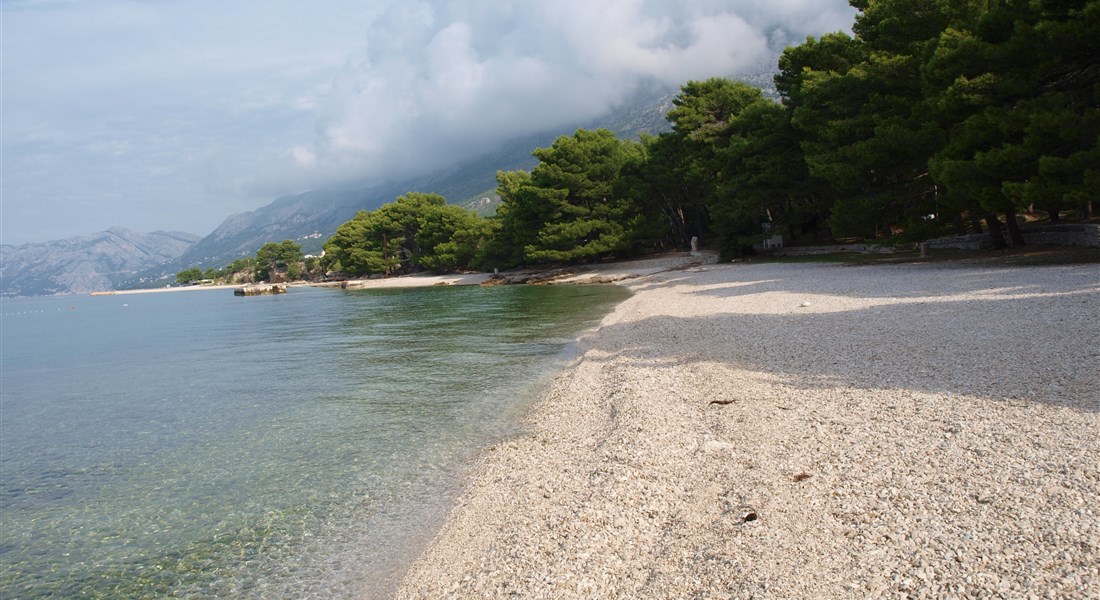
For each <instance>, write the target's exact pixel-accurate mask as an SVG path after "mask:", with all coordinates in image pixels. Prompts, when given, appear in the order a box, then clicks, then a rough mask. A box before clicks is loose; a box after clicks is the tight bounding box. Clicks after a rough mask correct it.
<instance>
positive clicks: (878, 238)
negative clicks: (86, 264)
mask: <svg viewBox="0 0 1100 600" xmlns="http://www.w3.org/2000/svg"><path fill="white" fill-rule="evenodd" d="M851 4H852V6H854V7H855V8H857V9H858V10H859V13H858V14H857V16H856V19H855V23H854V24H853V27H852V34H848V33H843V32H838V33H831V34H827V35H823V36H821V37H820V38H814V37H809V38H807V39H806V40H805V41H804V42H803V43H801V44H799V45H796V46H791V47H789V48H787V49H786V50H785V51H784V52H783V54H782V55H781V57H780V58H779V63H778V73H777V74H776V76H775V84H776V89H777V91H778V94H779V96H780V101H779V102H777V101H775V100H774V99H771V98H768V97H766V96H765V95H764V93H762V92H761V90H759V89H758V88H756V87H753V86H751V85H749V84H747V83H744V82H738V81H733V80H730V79H723V78H713V79H708V80H705V81H690V82H688V83H686V84H685V85H684V86H683V87H682V88H681V90H680V93H679V95H678V96H676V98H675V99H674V101H673V104H674V106H673V108H672V109H671V110H670V111H669V112H668V115H667V118H668V120H669V122H670V123H671V126H672V129H671V131H669V132H667V133H663V134H661V135H658V136H647V135H643V136H641V139H639V140H637V141H635V140H624V139H618V138H617V137H616V136H615V134H614V133H612V132H611V131H609V130H606V129H598V130H595V131H590V130H585V129H581V130H578V131H576V132H575V133H574V134H573V135H566V136H561V137H559V138H558V139H557V140H556V141H554V143H553V144H552V145H551V146H549V147H546V148H538V149H536V150H534V152H533V155H534V156H535V157H536V158H537V159H538V164H537V166H535V167H534V168H533V169H532V170H531V171H529V172H528V171H502V172H499V173H498V174H497V184H498V188H497V193H498V195H499V196H500V198H501V201H502V203H501V205H500V207H499V208H498V210H497V212H496V214H495V215H492V216H489V217H481V216H478V215H476V214H474V213H472V212H469V211H465V210H463V209H461V208H458V207H455V206H452V205H448V204H447V203H446V201H445V199H444V198H443V197H442V196H439V195H437V194H431V193H422V192H410V193H408V194H406V195H404V196H401V197H399V198H397V200H396V201H394V202H392V203H390V204H386V205H383V206H382V207H380V208H378V209H376V210H374V211H360V212H359V213H358V214H357V215H356V216H355V217H354V218H353V219H351V220H350V221H348V222H346V223H344V224H343V225H341V226H340V227H339V228H338V229H337V231H336V234H335V235H334V236H332V238H330V239H329V240H328V241H327V242H326V244H325V246H324V248H325V255H324V258H323V260H322V264H321V267H322V268H323V270H325V271H339V272H341V273H344V274H346V275H349V276H369V275H397V274H406V273H413V272H418V271H434V272H442V271H453V270H464V269H481V270H487V269H493V268H510V267H514V266H518V265H539V264H549V263H575V262H588V261H598V260H603V259H609V258H621V257H626V256H631V255H638V254H644V253H647V252H654V251H665V250H672V249H686V248H687V247H688V246H689V244H690V243H691V240H692V238H698V239H699V240H700V242H701V243H702V244H704V245H706V246H709V247H713V248H718V249H720V250H721V251H722V253H723V255H724V256H725V257H726V258H730V257H735V256H741V255H743V254H745V253H748V252H751V251H752V247H753V244H754V243H756V242H759V241H760V240H762V239H764V238H766V237H770V236H774V235H782V236H784V237H785V238H786V240H788V243H789V242H800V241H806V242H811V241H812V242H832V241H835V240H838V239H845V240H867V241H873V242H877V243H887V244H889V243H903V242H913V241H919V240H922V239H928V238H930V237H936V236H941V235H947V234H964V233H971V232H983V231H984V232H988V233H989V235H990V237H991V240H992V242H993V244H994V246H995V247H998V248H1001V247H1005V246H1007V245H1008V244H1009V243H1011V244H1012V245H1016V246H1019V245H1023V244H1024V240H1023V236H1022V233H1021V232H1020V227H1019V224H1018V214H1019V213H1021V212H1023V211H1027V212H1029V213H1032V214H1039V213H1040V212H1043V213H1046V215H1047V218H1049V220H1050V221H1052V222H1055V221H1058V220H1060V219H1061V218H1063V215H1066V216H1071V215H1072V216H1073V217H1075V218H1079V219H1089V218H1091V217H1092V200H1093V197H1092V196H1093V194H1094V193H1095V190H1096V189H1100V149H1098V139H1100V109H1098V106H1100V65H1098V64H1097V62H1096V60H1095V57H1096V56H1097V55H1098V54H1100V48H1098V47H1097V44H1098V42H1097V40H1100V0H1090V1H1084V0H1068V1H1058V2H1055V1H1054V0H1006V1H1001V2H984V1H982V2H979V1H977V0H970V1H966V2H947V1H944V0H917V1H915V2H914V1H910V0H905V1H902V0H880V1H870V0H852V1H851ZM257 271H258V273H259V272H262V270H261V269H260V268H259V267H258V268H257Z"/></svg>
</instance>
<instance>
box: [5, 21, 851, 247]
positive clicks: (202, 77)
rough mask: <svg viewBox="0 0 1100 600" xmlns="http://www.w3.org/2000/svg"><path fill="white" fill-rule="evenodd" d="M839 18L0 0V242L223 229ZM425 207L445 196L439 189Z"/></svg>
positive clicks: (677, 79)
mask: <svg viewBox="0 0 1100 600" xmlns="http://www.w3.org/2000/svg"><path fill="white" fill-rule="evenodd" d="M854 14H855V13H854V11H853V10H852V9H851V8H849V7H848V5H847V3H846V2H845V1H844V0H769V1H766V2H765V1H760V0H555V1H553V2H545V1H536V0H491V1H486V0H396V1H391V0H322V1H320V2H309V3H307V2H284V1H281V0H263V1H260V0H234V1H232V2H225V1H224V0H95V1H92V0H0V30H2V31H0V33H2V38H0V44H2V48H0V50H2V56H0V238H2V239H0V242H2V243H4V244H13V245H20V244H24V243H28V242H41V241H46V240H53V239H61V238H67V237H73V236H78V235H87V234H91V233H93V232H97V231H102V230H104V229H107V228H109V227H112V226H122V227H127V228H130V229H134V230H136V231H142V232H151V231H155V230H170V231H171V230H174V231H186V232H189V233H194V234H197V235H206V234H208V233H210V232H211V231H212V230H213V229H214V228H215V227H217V226H218V224H220V223H221V222H222V220H224V219H225V217H227V216H229V215H231V214H234V213H239V212H244V211H249V210H254V209H256V208H258V207H260V206H263V205H264V204H267V203H268V202H270V201H271V200H273V199H274V198H276V197H278V196H282V195H287V194H294V193H299V192H303V191H307V190H310V189H319V188H328V187H338V186H344V185H349V184H350V183H351V182H371V181H381V180H384V179H391V178H396V177H409V176H413V175H417V174H419V173H422V172H428V171H430V170H434V169H437V168H440V167H444V166H449V165H451V164H454V163H456V162H459V161H462V160H467V159H470V158H473V157H475V156H476V155H477V154H479V153H483V152H486V151H489V150H492V149H494V148H496V147H497V146H499V145H500V144H501V143H502V142H504V141H507V140H508V139H510V138H515V137H518V136H520V135H527V134H531V133H538V132H542V131H546V130H549V129H553V128H556V127H563V126H568V125H572V124H575V123H579V122H586V121H590V120H592V119H596V118H598V117H599V116H601V115H603V114H606V113H608V112H610V111H611V110H613V109H615V108H616V107H617V106H619V105H620V104H622V103H624V102H626V101H627V100H629V99H630V97H631V96H632V94H634V93H636V92H637V91H638V90H639V89H641V88H643V87H645V86H649V85H652V84H654V83H657V84H664V85H675V86H679V85H682V84H683V83H685V82H686V81H689V80H692V79H705V78H708V77H713V76H730V75H735V74H736V73H739V72H745V70H747V69H752V68H753V67H755V66H757V65H759V64H760V63H761V62H762V61H763V60H765V59H766V58H767V57H768V56H769V48H774V47H782V46H783V45H785V44H787V43H791V44H795V43H799V42H801V41H802V40H803V39H805V37H806V36H807V35H815V36H817V35H821V34H823V33H827V32H831V31H837V30H849V29H850V27H851V23H852V19H853V16H854ZM426 191H430V190H426Z"/></svg>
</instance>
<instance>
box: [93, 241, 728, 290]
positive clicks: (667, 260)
mask: <svg viewBox="0 0 1100 600" xmlns="http://www.w3.org/2000/svg"><path fill="white" fill-rule="evenodd" d="M717 259H718V255H717V253H714V252H710V251H706V252H702V253H699V254H698V255H691V254H689V253H687V252H673V253H668V254H661V255H656V256H653V257H647V258H639V259H634V260H628V261H620V262H614V263H603V264H593V265H581V266H577V267H573V268H570V269H562V270H561V272H560V273H557V274H556V275H553V276H551V277H549V278H548V279H547V280H546V281H545V282H546V283H614V282H619V281H623V280H626V279H631V278H634V277H643V276H647V275H652V274H655V273H660V272H663V271H667V270H670V269H679V268H685V267H687V266H691V265H695V264H700V263H713V262H715V261H716V260H717ZM547 273H552V271H551V270H548V269H527V270H520V271H509V272H505V273H502V274H501V275H502V276H504V277H515V276H517V274H519V275H521V276H522V275H539V274H547ZM493 278H494V275H493V274H492V273H452V274H447V275H430V274H415V275H401V276H398V277H387V278H379V279H349V280H346V281H332V282H322V283H311V282H307V281H295V282H289V283H287V284H286V285H287V286H288V287H290V288H295V287H322V288H324V287H340V288H345V289H349V290H360V289H396V288H419V287H433V286H444V285H483V284H486V283H487V282H490V280H492V279H493ZM249 285H270V284H245V283H235V284H224V285H190V286H175V287H164V288H143V289H136V290H107V291H102V292H90V293H89V294H88V295H89V296H122V295H130V294H157V293H166V292H189V291H199V290H235V289H237V288H241V287H248V286H249Z"/></svg>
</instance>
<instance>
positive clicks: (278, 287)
mask: <svg viewBox="0 0 1100 600" xmlns="http://www.w3.org/2000/svg"><path fill="white" fill-rule="evenodd" d="M285 293H286V284H285V283H273V284H270V285H246V286H244V287H239V288H237V289H235V290H233V295H234V296H265V295H268V294H285Z"/></svg>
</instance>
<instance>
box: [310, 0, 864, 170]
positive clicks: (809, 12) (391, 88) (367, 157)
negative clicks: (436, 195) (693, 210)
mask: <svg viewBox="0 0 1100 600" xmlns="http://www.w3.org/2000/svg"><path fill="white" fill-rule="evenodd" d="M823 6H824V7H825V8H822V7H823ZM851 14H852V12H851V9H849V8H848V7H847V6H846V5H845V4H844V3H843V2H840V1H834V2H829V3H822V2H820V1H817V2H809V1H808V0H785V1H779V2H771V3H759V2H749V1H747V0H740V1H726V2H719V1H698V0H697V1H691V0H689V1H687V2H645V1H642V0H606V1H602V2H591V0H559V1H557V2H537V3H536V2H528V1H525V0H498V1H496V2H492V3H480V2H471V1H467V0H450V1H448V0H440V1H436V2H426V1H420V2H408V3H402V4H395V5H393V6H392V7H391V8H390V10H389V11H387V12H386V13H385V14H384V15H383V16H382V17H381V18H379V19H378V20H377V21H375V23H374V24H373V26H372V27H371V28H370V29H368V31H367V34H366V38H367V46H366V50H365V52H364V54H362V55H361V56H359V57H357V60H355V61H354V62H352V63H351V64H350V65H349V66H348V68H346V69H345V70H344V71H343V72H342V73H341V75H340V76H339V77H338V78H337V81H336V83H335V84H334V86H333V89H332V93H331V96H330V99H329V102H328V103H326V105H325V109H324V110H323V112H322V113H321V114H320V115H319V117H318V118H319V123H320V126H319V127H318V128H317V131H318V136H317V138H316V139H315V140H314V141H313V142H312V144H311V147H312V148H313V149H314V152H315V155H316V157H317V164H316V165H311V168H312V167H316V168H312V172H313V173H314V174H315V175H321V176H322V177H330V178H339V177H355V178H371V177H377V176H380V175H381V174H391V175H392V174H409V173H412V172H414V171H418V170H425V169H430V168H435V167H438V166H441V165H444V164H447V163H449V162H453V161H454V160H456V159H457V158H459V157H464V156H465V157H468V156H470V155H472V154H476V153H478V152H481V151H483V150H486V149H488V148H490V147H492V146H493V145H495V144H498V143H499V142H501V141H502V138H504V137H505V136H518V135H523V134H528V133H534V132H538V131H544V130H546V129H549V128H554V127H561V126H566V125H570V124H574V123H578V122H583V121H587V120H590V119H593V118H595V117H598V116H599V115H601V114H603V113H606V112H607V111H608V110H610V109H611V108H614V107H615V106H617V105H619V104H621V103H622V102H623V101H625V100H627V99H628V98H629V97H630V96H631V94H633V93H634V92H635V91H636V90H637V89H638V88H639V87H640V86H642V85H645V84H647V83H650V82H659V83H662V84H666V85H679V84H682V83H684V82H686V81H688V80H690V79H701V78H706V77H711V76H718V75H733V74H736V73H738V72H744V71H746V70H748V69H751V68H753V67H754V66H756V65H759V64H760V62H761V61H762V60H764V59H765V58H767V57H770V56H771V54H772V51H771V50H770V49H769V44H771V43H773V42H774V40H782V39H790V38H794V39H801V38H803V37H804V36H805V35H806V34H808V33H814V34H820V33H823V32H825V31H830V30H835V29H838V28H844V27H846V26H848V24H849V23H850V21H851Z"/></svg>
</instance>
